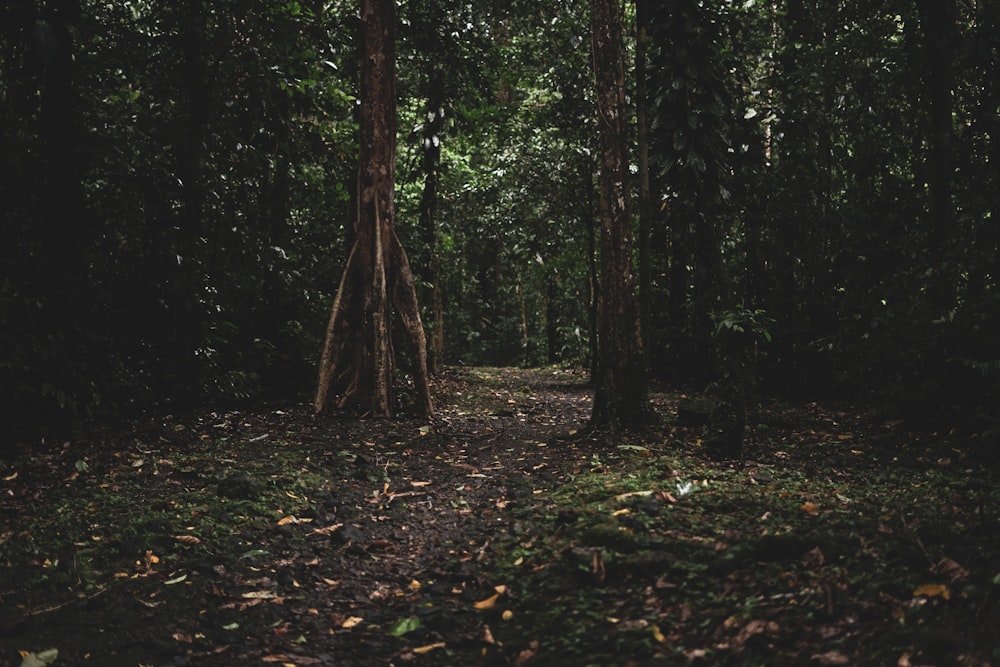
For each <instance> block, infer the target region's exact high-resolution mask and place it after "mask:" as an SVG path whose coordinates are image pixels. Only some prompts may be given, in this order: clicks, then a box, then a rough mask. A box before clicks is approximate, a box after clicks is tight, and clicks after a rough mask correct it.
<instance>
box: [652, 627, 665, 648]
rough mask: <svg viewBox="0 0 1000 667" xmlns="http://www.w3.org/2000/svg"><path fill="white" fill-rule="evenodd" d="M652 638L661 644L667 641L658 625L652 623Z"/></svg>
mask: <svg viewBox="0 0 1000 667" xmlns="http://www.w3.org/2000/svg"><path fill="white" fill-rule="evenodd" d="M653 639H655V640H656V641H658V642H659V643H661V644H662V643H664V642H666V641H667V638H666V636H665V635H664V634H663V632H662V631H661V630H660V626H658V625H654V626H653Z"/></svg>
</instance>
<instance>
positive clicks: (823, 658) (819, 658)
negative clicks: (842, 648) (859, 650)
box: [809, 651, 851, 665]
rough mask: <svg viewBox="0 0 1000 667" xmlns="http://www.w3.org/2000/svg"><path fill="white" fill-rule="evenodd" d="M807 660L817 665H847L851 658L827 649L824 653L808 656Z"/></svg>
mask: <svg viewBox="0 0 1000 667" xmlns="http://www.w3.org/2000/svg"><path fill="white" fill-rule="evenodd" d="M809 662H814V663H816V664H817V665H849V664H851V659H850V658H849V657H847V656H846V655H844V654H843V653H841V652H839V651H827V652H826V653H816V654H815V655H813V656H812V657H810V658H809Z"/></svg>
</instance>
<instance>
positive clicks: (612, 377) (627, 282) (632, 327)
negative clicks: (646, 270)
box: [591, 0, 649, 431]
mask: <svg viewBox="0 0 1000 667" xmlns="http://www.w3.org/2000/svg"><path fill="white" fill-rule="evenodd" d="M592 8H593V11H592V14H591V21H592V23H591V27H592V30H593V47H592V48H593V52H592V53H593V60H594V80H595V93H596V100H597V113H598V117H597V121H598V132H599V135H600V154H601V165H600V167H601V168H600V179H599V180H600V264H601V271H600V278H599V286H600V301H599V307H598V336H597V339H598V340H597V342H598V364H597V369H598V371H597V378H596V384H595V391H594V406H593V412H592V413H591V426H592V427H595V428H600V427H610V428H611V429H612V431H614V430H616V429H617V428H618V427H622V428H626V429H631V428H643V427H645V426H646V425H647V423H648V419H649V406H648V396H647V385H646V369H645V364H644V360H643V353H642V334H641V330H640V325H639V313H638V308H637V304H636V297H635V276H634V273H633V269H632V245H633V241H632V220H631V217H630V214H629V187H628V175H629V174H628V159H627V157H628V156H627V141H628V131H627V117H626V114H627V107H626V103H625V75H624V71H623V70H624V47H623V44H622V18H621V6H620V4H619V2H618V0H594V2H593V5H592Z"/></svg>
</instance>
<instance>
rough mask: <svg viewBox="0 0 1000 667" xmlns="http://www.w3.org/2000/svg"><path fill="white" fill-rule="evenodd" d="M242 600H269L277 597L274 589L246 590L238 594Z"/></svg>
mask: <svg viewBox="0 0 1000 667" xmlns="http://www.w3.org/2000/svg"><path fill="white" fill-rule="evenodd" d="M240 597H241V598H243V599H244V600H271V599H273V598H276V597H278V594H277V593H275V592H274V591H247V592H246V593H243V594H242V595H240Z"/></svg>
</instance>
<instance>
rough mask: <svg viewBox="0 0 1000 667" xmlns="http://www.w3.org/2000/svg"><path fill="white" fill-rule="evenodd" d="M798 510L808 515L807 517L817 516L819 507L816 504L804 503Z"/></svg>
mask: <svg viewBox="0 0 1000 667" xmlns="http://www.w3.org/2000/svg"><path fill="white" fill-rule="evenodd" d="M799 509H800V510H802V511H803V512H805V513H806V514H808V515H809V516H817V515H819V506H817V505H816V503H810V502H805V503H802V504H801V505H799Z"/></svg>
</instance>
